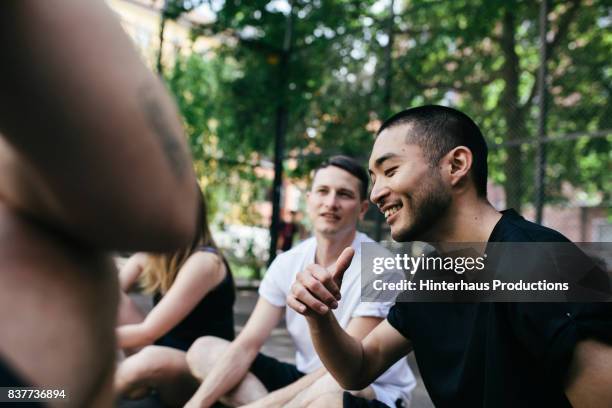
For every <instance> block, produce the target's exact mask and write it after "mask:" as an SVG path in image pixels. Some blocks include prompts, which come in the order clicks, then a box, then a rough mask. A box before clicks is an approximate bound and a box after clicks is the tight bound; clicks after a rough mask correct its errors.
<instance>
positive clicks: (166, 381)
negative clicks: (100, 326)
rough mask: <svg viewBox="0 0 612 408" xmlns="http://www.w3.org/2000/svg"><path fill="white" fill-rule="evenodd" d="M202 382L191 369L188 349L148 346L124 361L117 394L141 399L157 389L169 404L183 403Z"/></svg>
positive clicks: (118, 377) (118, 378)
mask: <svg viewBox="0 0 612 408" xmlns="http://www.w3.org/2000/svg"><path fill="white" fill-rule="evenodd" d="M198 385H199V382H198V381H197V380H196V379H195V378H194V377H193V376H192V375H191V373H190V372H189V367H188V366H187V361H186V360H185V352H183V351H181V350H176V349H173V348H170V347H162V346H147V347H145V348H143V349H142V350H141V351H139V352H138V353H136V354H134V355H132V356H130V357H128V358H127V359H126V360H125V361H123V362H122V363H121V364H120V365H119V368H118V369H117V373H116V376H115V393H116V394H117V395H124V396H126V397H128V398H141V397H143V396H144V395H146V393H148V391H149V390H151V389H155V390H157V391H158V392H159V395H160V398H161V399H162V401H164V403H166V404H167V405H170V406H181V407H182V406H183V405H184V404H185V403H186V402H187V401H188V400H189V398H191V396H192V395H193V393H194V392H195V391H196V390H197V388H198Z"/></svg>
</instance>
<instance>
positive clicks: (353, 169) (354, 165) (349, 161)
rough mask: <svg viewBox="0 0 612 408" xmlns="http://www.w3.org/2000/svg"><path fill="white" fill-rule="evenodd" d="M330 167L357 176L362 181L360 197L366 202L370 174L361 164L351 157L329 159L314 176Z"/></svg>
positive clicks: (319, 167)
mask: <svg viewBox="0 0 612 408" xmlns="http://www.w3.org/2000/svg"><path fill="white" fill-rule="evenodd" d="M329 166H334V167H338V168H340V169H342V170H344V171H347V172H349V173H350V174H351V175H353V176H355V177H356V178H357V179H358V180H359V181H360V184H361V185H360V188H359V195H360V198H361V199H362V200H365V199H366V198H367V196H368V182H369V178H368V173H367V172H366V170H365V168H364V167H363V166H362V165H361V164H359V162H358V161H357V160H355V159H353V158H352V157H349V156H343V155H338V156H332V157H330V158H329V159H327V160H325V161H324V162H322V163H321V164H319V166H318V167H317V168H316V169H315V170H314V174H315V175H316V174H317V172H318V171H319V170H321V169H324V168H326V167H329Z"/></svg>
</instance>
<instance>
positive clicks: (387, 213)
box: [385, 205, 401, 218]
mask: <svg viewBox="0 0 612 408" xmlns="http://www.w3.org/2000/svg"><path fill="white" fill-rule="evenodd" d="M400 208H401V206H399V205H396V206H394V207H391V208H388V209H387V210H385V218H389V217H390V216H392V215H393V214H395V213H396V212H398V211H399V209H400Z"/></svg>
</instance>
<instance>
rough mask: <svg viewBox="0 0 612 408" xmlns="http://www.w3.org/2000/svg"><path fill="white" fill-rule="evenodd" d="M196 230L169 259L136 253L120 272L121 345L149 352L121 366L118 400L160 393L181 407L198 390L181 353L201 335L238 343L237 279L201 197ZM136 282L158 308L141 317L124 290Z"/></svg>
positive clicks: (168, 403) (116, 378) (141, 352)
mask: <svg viewBox="0 0 612 408" xmlns="http://www.w3.org/2000/svg"><path fill="white" fill-rule="evenodd" d="M198 225H199V228H198V233H197V235H196V237H195V238H194V240H193V242H191V243H190V244H189V246H187V247H185V248H182V249H180V250H178V251H175V252H171V253H166V254H145V253H137V254H135V255H133V256H132V257H131V258H130V259H129V260H128V262H127V263H126V264H125V266H124V267H123V268H122V270H121V273H120V275H119V283H120V287H121V290H122V292H121V297H122V301H121V303H120V313H119V316H120V317H119V324H120V326H119V327H118V329H117V340H118V343H119V347H120V348H123V349H128V350H129V349H134V348H141V347H144V346H146V347H144V349H142V350H141V351H139V352H137V353H136V354H134V355H132V356H130V357H128V358H127V359H126V360H125V361H123V362H121V363H120V364H119V367H118V369H117V374H116V376H115V392H116V393H117V394H119V395H125V396H127V397H132V398H140V397H142V396H144V395H145V394H146V393H148V391H149V390H150V389H155V390H157V391H158V394H159V397H160V398H161V400H162V401H164V402H165V403H166V405H171V406H182V405H183V404H184V403H185V402H186V401H187V400H188V399H189V397H191V395H193V393H194V392H195V390H196V389H197V386H198V383H197V382H196V381H195V380H194V379H193V377H192V376H191V375H189V374H188V369H187V365H186V364H187V363H186V361H185V353H184V352H185V351H187V349H188V348H189V347H190V346H191V344H192V343H193V342H194V341H195V340H196V339H197V338H199V337H202V336H216V337H219V338H222V339H225V340H228V341H232V340H233V339H234V315H233V310H232V309H233V306H234V301H235V299H236V295H235V288H234V280H233V278H232V274H231V271H230V268H229V265H228V263H227V261H226V260H225V258H223V256H222V255H221V253H220V252H219V249H218V248H217V246H216V244H215V242H214V240H213V237H212V235H211V233H210V229H209V227H208V221H207V216H206V205H205V201H204V197H202V199H201V200H200V219H199V222H198ZM139 278H140V283H141V286H142V288H143V289H144V292H145V293H151V294H153V302H154V304H155V306H154V307H153V309H152V310H151V311H150V312H149V314H148V315H147V316H146V317H143V316H140V317H139V318H138V316H137V313H138V311H137V310H136V311H134V309H135V306H134V305H133V303H132V301H131V299H130V298H129V297H128V296H127V295H126V293H125V292H127V291H128V290H129V288H130V287H132V286H133V285H134V283H135V282H136V280H138V279H139ZM126 309H127V310H126ZM135 315H136V319H135V320H134V319H133V318H132V319H129V318H130V317H131V316H135ZM122 316H125V317H124V318H122ZM126 318H128V319H129V320H130V321H125V320H126ZM152 344H154V345H152Z"/></svg>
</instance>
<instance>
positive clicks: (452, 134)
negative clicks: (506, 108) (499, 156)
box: [376, 105, 488, 197]
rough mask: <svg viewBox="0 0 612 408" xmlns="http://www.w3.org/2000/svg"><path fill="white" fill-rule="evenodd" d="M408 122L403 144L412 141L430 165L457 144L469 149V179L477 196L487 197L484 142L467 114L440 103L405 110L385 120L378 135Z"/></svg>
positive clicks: (486, 152) (485, 148)
mask: <svg viewBox="0 0 612 408" xmlns="http://www.w3.org/2000/svg"><path fill="white" fill-rule="evenodd" d="M407 124H410V125H412V126H413V127H412V128H411V129H410V131H409V132H407V133H406V143H414V144H416V145H418V146H419V147H420V148H421V149H422V150H423V154H424V155H425V157H426V158H427V159H428V160H429V163H430V165H431V166H435V165H437V164H438V162H439V161H440V159H441V158H442V157H443V156H444V155H445V154H446V153H448V152H449V151H451V150H452V149H454V148H455V147H457V146H465V147H467V148H468V149H470V150H471V152H472V156H473V161H472V169H471V173H472V178H473V180H474V185H475V186H476V191H477V193H478V195H479V196H481V197H486V196H487V173H488V169H487V154H488V149H487V143H486V142H485V140H484V137H483V136H482V133H481V132H480V129H479V128H478V126H477V125H476V123H474V121H473V120H472V119H470V117H469V116H467V115H466V114H465V113H462V112H460V111H458V110H456V109H453V108H449V107H446V106H440V105H425V106H419V107H417V108H411V109H406V110H404V111H401V112H399V113H396V114H395V115H393V116H391V117H390V118H389V119H387V120H386V121H385V122H384V123H383V124H382V126H381V127H380V129H379V130H378V132H377V134H376V135H377V136H378V135H380V133H381V132H382V131H383V130H385V129H388V128H391V127H395V126H399V125H407Z"/></svg>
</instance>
